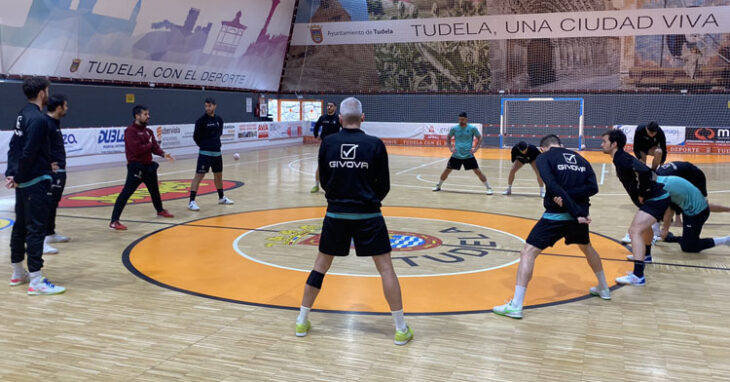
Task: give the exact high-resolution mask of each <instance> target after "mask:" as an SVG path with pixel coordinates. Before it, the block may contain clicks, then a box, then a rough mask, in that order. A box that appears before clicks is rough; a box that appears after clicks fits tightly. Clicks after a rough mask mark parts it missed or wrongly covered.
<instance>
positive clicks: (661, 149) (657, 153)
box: [634, 121, 667, 170]
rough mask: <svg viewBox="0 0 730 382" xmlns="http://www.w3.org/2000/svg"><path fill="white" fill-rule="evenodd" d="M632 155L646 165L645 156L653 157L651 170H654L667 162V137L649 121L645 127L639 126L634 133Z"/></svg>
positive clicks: (654, 123)
mask: <svg viewBox="0 0 730 382" xmlns="http://www.w3.org/2000/svg"><path fill="white" fill-rule="evenodd" d="M634 155H636V157H637V158H639V160H640V161H641V163H644V164H646V160H647V156H649V155H651V156H652V157H653V159H652V161H651V169H652V170H656V169H657V167H659V165H660V164H662V163H664V162H665V161H666V160H667V137H666V135H664V131H663V130H662V128H661V127H659V125H658V124H657V123H656V122H654V121H651V122H649V123H648V124H647V125H646V126H643V125H639V126H637V127H636V132H634Z"/></svg>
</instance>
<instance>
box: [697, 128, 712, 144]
mask: <svg viewBox="0 0 730 382" xmlns="http://www.w3.org/2000/svg"><path fill="white" fill-rule="evenodd" d="M695 138H697V139H699V140H701V141H711V140H713V139H715V131H714V130H712V129H708V128H700V129H697V130H695Z"/></svg>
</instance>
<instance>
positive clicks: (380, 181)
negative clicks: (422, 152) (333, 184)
mask: <svg viewBox="0 0 730 382" xmlns="http://www.w3.org/2000/svg"><path fill="white" fill-rule="evenodd" d="M375 163H376V167H375V168H376V170H377V173H376V175H375V190H374V191H375V195H376V196H377V197H378V199H380V200H381V201H382V200H383V199H385V196H386V195H388V192H390V170H389V169H388V151H387V150H386V148H385V144H383V142H382V141H380V142H379V144H378V146H377V148H376V152H375ZM320 177H321V174H320Z"/></svg>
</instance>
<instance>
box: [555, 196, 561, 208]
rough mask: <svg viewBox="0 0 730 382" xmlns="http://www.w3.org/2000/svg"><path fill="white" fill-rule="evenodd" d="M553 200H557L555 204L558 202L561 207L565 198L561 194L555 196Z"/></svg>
mask: <svg viewBox="0 0 730 382" xmlns="http://www.w3.org/2000/svg"><path fill="white" fill-rule="evenodd" d="M553 202H555V204H557V205H558V206H560V207H562V206H563V198H561V197H560V196H556V197H554V198H553Z"/></svg>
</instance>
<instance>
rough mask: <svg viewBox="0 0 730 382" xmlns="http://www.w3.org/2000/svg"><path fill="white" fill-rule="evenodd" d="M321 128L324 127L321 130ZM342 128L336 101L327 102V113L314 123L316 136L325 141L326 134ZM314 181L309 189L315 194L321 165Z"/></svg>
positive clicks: (317, 189)
mask: <svg viewBox="0 0 730 382" xmlns="http://www.w3.org/2000/svg"><path fill="white" fill-rule="evenodd" d="M320 129H322V130H321V132H320ZM340 129H342V124H341V123H340V116H339V115H338V114H337V105H335V103H334V102H327V114H324V115H321V116H320V117H319V119H318V120H317V122H315V123H314V138H316V139H319V140H320V142H321V141H324V138H325V137H326V136H328V135H330V134H337V133H339V132H340ZM314 182H315V183H314V186H313V187H312V189H311V190H310V191H309V192H311V193H313V194H314V193H317V192H319V167H317V171H316V172H315V174H314Z"/></svg>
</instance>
